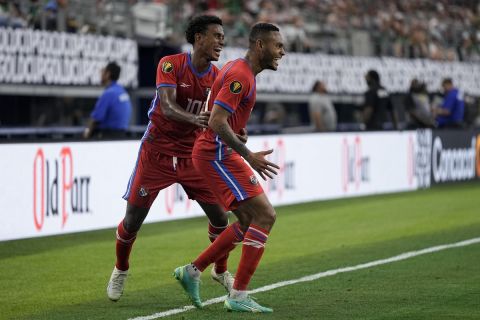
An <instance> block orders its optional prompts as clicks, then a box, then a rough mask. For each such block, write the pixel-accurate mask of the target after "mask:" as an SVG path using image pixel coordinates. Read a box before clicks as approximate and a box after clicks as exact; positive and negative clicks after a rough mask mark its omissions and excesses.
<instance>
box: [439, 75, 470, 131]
mask: <svg viewBox="0 0 480 320" xmlns="http://www.w3.org/2000/svg"><path fill="white" fill-rule="evenodd" d="M442 87H443V92H444V93H445V97H444V98H443V103H442V105H441V106H438V107H435V108H433V114H434V116H435V119H436V121H437V126H438V127H439V128H461V127H462V126H463V114H464V112H465V105H464V102H463V94H462V93H461V92H460V91H459V90H458V89H457V88H455V87H454V86H453V81H452V79H450V78H445V79H443V81H442Z"/></svg>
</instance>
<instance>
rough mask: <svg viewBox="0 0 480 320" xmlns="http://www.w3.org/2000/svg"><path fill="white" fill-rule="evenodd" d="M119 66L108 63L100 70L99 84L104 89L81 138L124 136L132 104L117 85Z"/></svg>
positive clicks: (126, 94)
mask: <svg viewBox="0 0 480 320" xmlns="http://www.w3.org/2000/svg"><path fill="white" fill-rule="evenodd" d="M120 71H121V69H120V66H119V65H118V64H116V63H115V62H110V63H109V64H107V66H106V67H105V68H103V69H102V73H101V83H102V85H103V86H104V87H105V88H106V89H105V91H104V92H103V93H102V95H101V96H100V98H99V99H98V100H97V103H96V104H95V108H94V109H93V111H92V113H91V114H90V119H89V122H88V125H87V127H86V128H85V131H84V132H83V137H84V138H85V139H88V138H91V137H97V138H121V137H124V136H125V135H126V130H127V129H128V124H129V121H130V115H131V113H132V104H131V102H130V96H129V95H128V93H127V91H125V88H123V87H122V86H121V85H119V84H118V83H117V80H118V78H119V77H120Z"/></svg>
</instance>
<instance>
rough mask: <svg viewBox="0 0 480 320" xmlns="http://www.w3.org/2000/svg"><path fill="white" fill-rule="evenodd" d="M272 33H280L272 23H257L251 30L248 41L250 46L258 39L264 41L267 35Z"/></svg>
mask: <svg viewBox="0 0 480 320" xmlns="http://www.w3.org/2000/svg"><path fill="white" fill-rule="evenodd" d="M272 31H280V29H278V27H277V26H276V25H273V24H271V23H265V22H259V23H256V24H255V25H254V26H253V27H252V29H251V30H250V35H249V37H248V41H249V42H250V45H253V44H255V42H256V41H257V40H258V39H264V38H265V36H266V35H267V33H269V32H272Z"/></svg>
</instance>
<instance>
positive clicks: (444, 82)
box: [442, 78, 453, 85]
mask: <svg viewBox="0 0 480 320" xmlns="http://www.w3.org/2000/svg"><path fill="white" fill-rule="evenodd" d="M445 84H453V81H452V78H444V79H443V80H442V85H445Z"/></svg>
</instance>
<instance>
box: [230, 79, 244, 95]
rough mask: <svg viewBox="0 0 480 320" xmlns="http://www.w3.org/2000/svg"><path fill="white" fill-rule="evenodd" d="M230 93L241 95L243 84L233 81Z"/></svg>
mask: <svg viewBox="0 0 480 320" xmlns="http://www.w3.org/2000/svg"><path fill="white" fill-rule="evenodd" d="M230 91H231V92H232V93H235V94H238V93H240V91H242V84H241V83H240V82H239V81H237V80H235V81H232V83H230Z"/></svg>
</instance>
